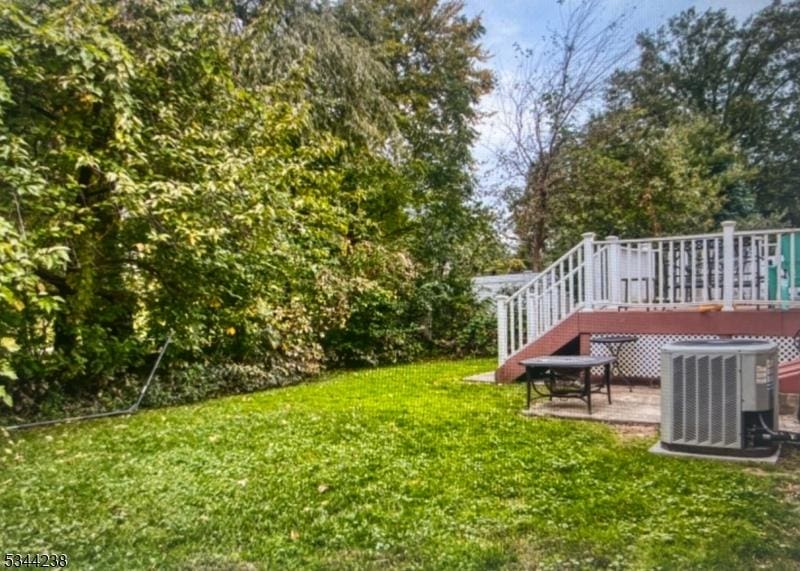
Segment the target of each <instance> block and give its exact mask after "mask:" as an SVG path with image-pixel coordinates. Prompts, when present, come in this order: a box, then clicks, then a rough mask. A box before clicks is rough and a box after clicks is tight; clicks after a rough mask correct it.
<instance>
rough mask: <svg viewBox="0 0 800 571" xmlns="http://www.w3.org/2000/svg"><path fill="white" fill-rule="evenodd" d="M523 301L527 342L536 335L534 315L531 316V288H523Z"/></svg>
mask: <svg viewBox="0 0 800 571" xmlns="http://www.w3.org/2000/svg"><path fill="white" fill-rule="evenodd" d="M525 302H526V303H525V305H526V309H527V314H528V315H527V318H526V320H525V321H526V322H527V323H526V325H527V326H528V339H527V342H528V343H530V342H531V341H533V338H534V337H535V336H536V328H535V327H534V317H533V294H532V293H531V288H528V289H527V290H525Z"/></svg>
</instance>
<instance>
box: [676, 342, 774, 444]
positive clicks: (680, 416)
mask: <svg viewBox="0 0 800 571" xmlns="http://www.w3.org/2000/svg"><path fill="white" fill-rule="evenodd" d="M770 435H778V348H777V345H775V343H772V342H769V341H761V340H745V339H731V340H728V339H721V340H703V341H681V342H677V343H671V344H669V345H666V346H664V347H663V349H662V352H661V446H662V447H663V448H664V449H666V450H672V451H676V452H693V453H699V454H714V455H732V456H747V457H758V456H769V455H771V454H773V453H774V452H775V450H776V442H775V441H774V440H773V439H771V436H770Z"/></svg>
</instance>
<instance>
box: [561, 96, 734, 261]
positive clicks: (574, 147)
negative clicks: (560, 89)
mask: <svg viewBox="0 0 800 571" xmlns="http://www.w3.org/2000/svg"><path fill="white" fill-rule="evenodd" d="M562 160H563V163H564V168H563V170H564V178H563V181H562V182H560V186H559V188H558V191H557V192H555V193H554V196H553V202H552V205H551V215H552V220H553V225H554V229H553V235H552V241H553V245H554V249H555V250H556V251H564V250H566V249H568V248H569V247H571V246H572V245H574V244H575V243H577V242H578V241H579V240H580V236H581V234H582V233H584V232H596V233H598V234H599V235H600V236H606V235H617V236H621V237H623V238H626V237H636V236H661V235H669V234H679V233H685V232H688V231H691V232H694V233H697V232H704V231H711V230H712V229H713V228H714V227H715V225H716V224H715V216H716V215H717V213H718V212H719V210H720V208H721V205H722V203H723V201H724V198H725V197H724V190H725V189H726V188H730V187H732V186H734V185H735V184H739V183H742V182H743V181H746V180H747V177H748V174H749V173H748V172H747V170H746V169H745V167H744V165H743V159H742V157H741V153H739V152H738V149H737V148H736V147H735V146H734V145H733V144H732V143H731V142H730V141H729V138H728V136H727V133H724V132H720V131H719V129H718V127H717V126H716V125H715V124H714V123H713V122H711V121H709V120H708V119H705V118H704V117H702V116H696V115H694V116H693V115H687V116H685V117H683V118H681V119H676V120H673V121H672V122H671V123H670V124H669V125H668V126H666V127H662V126H660V125H654V124H652V123H651V122H649V121H648V120H647V119H646V116H645V113H644V112H641V111H638V112H637V111H636V110H630V109H626V110H624V111H615V112H608V113H605V114H603V115H600V116H597V117H595V118H593V119H592V120H591V121H590V122H589V124H588V125H587V127H586V129H585V130H584V132H582V133H581V134H580V136H578V137H576V140H575V141H573V142H570V143H569V144H568V145H567V146H566V147H565V149H564V152H563V158H562Z"/></svg>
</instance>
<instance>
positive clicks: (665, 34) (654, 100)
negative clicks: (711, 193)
mask: <svg viewBox="0 0 800 571" xmlns="http://www.w3.org/2000/svg"><path fill="white" fill-rule="evenodd" d="M639 47H640V60H639V65H638V67H636V68H634V69H632V70H625V71H620V72H619V73H618V74H617V75H616V77H615V79H614V81H613V83H612V87H611V90H610V94H609V101H610V103H611V105H612V107H614V108H619V107H627V106H631V105H632V106H634V107H636V108H639V109H642V110H645V111H646V112H647V114H648V115H649V116H650V117H651V118H652V119H654V120H657V121H659V122H661V123H662V124H666V123H669V122H670V121H672V120H673V119H674V118H675V117H676V116H677V117H680V115H681V114H682V113H684V112H685V111H686V110H689V111H691V112H693V113H696V114H699V115H702V116H704V117H706V118H708V119H709V120H711V121H713V122H714V123H715V124H716V125H718V126H719V128H720V130H721V131H722V132H726V133H728V134H729V136H730V140H731V142H732V143H733V144H735V145H737V146H738V147H739V148H740V149H741V150H742V152H743V156H744V158H745V160H746V162H747V165H748V168H752V169H753V176H752V177H750V178H749V180H748V181H747V183H746V184H744V185H740V186H739V187H736V188H731V189H728V190H727V192H726V195H727V198H728V201H727V203H725V204H723V208H722V210H721V212H720V215H719V217H718V218H720V219H724V218H743V217H746V216H749V215H752V214H761V215H765V216H771V215H773V214H775V213H776V212H785V214H786V217H787V218H788V221H790V222H791V223H793V224H795V225H796V224H797V223H798V222H800V203H799V202H798V201H797V184H796V181H797V177H798V174H799V173H800V171H798V170H797V169H798V165H797V161H795V160H793V159H792V157H794V156H797V154H798V151H800V105H798V102H800V81H798V77H800V74H798V70H800V2H797V1H796V0H795V1H792V2H786V3H774V4H772V5H770V6H767V7H766V8H764V9H763V10H761V11H759V12H757V13H756V14H755V15H754V16H753V17H752V18H750V19H749V20H747V21H745V22H744V23H742V24H741V25H737V23H736V21H735V20H734V19H733V18H731V17H729V16H728V15H727V14H726V12H725V11H724V10H708V11H706V12H704V13H697V12H696V11H695V10H694V9H690V10H687V11H685V12H683V13H681V14H680V15H678V16H676V17H674V18H672V19H670V21H669V22H668V24H667V25H666V26H663V27H662V28H660V29H659V30H657V31H656V32H654V33H646V34H643V35H642V36H641V37H640V38H639ZM743 199H744V200H743Z"/></svg>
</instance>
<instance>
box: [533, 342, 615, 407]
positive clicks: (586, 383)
mask: <svg viewBox="0 0 800 571" xmlns="http://www.w3.org/2000/svg"><path fill="white" fill-rule="evenodd" d="M614 361H615V358H614V357H595V356H592V355H552V356H550V357H535V358H533V359H525V360H524V361H520V365H522V366H523V367H525V384H526V385H527V395H528V408H530V407H531V400H532V394H531V393H532V392H535V393H536V394H537V396H536V398H545V397H547V398H549V399H550V400H553V397H561V398H579V399H581V400H582V401H583V402H585V403H586V405H587V406H588V407H589V414H591V413H592V392H600V391H601V390H602V389H603V385H605V388H606V394H607V395H608V403H609V404H611V364H612V363H613V362H614ZM598 366H602V367H603V380H604V382H603V384H602V385H599V386H598V387H596V388H595V389H593V388H592V380H591V379H592V367H598ZM576 371H577V372H578V375H577V376H576V375H575V372H576ZM581 373H582V376H583V382H580V380H579V377H580V375H581ZM537 380H541V381H542V384H543V385H544V387H545V388H546V389H547V392H542V391H541V390H539V388H537V386H536V381H537Z"/></svg>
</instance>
